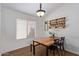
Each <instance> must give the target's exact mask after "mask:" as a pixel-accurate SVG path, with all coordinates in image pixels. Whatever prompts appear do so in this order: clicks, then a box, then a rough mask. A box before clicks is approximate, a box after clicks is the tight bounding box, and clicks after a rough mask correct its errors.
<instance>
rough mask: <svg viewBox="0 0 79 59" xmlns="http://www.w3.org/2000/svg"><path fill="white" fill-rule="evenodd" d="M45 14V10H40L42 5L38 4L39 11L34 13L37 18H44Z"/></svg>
mask: <svg viewBox="0 0 79 59" xmlns="http://www.w3.org/2000/svg"><path fill="white" fill-rule="evenodd" d="M45 12H46V11H45V10H42V4H41V3H40V10H37V12H36V14H37V16H39V17H42V16H44V14H45Z"/></svg>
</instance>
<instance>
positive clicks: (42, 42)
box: [33, 37, 58, 56]
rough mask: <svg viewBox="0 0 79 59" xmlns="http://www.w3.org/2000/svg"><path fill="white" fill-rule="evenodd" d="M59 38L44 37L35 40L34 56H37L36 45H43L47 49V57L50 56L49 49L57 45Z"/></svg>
mask: <svg viewBox="0 0 79 59" xmlns="http://www.w3.org/2000/svg"><path fill="white" fill-rule="evenodd" d="M57 39H58V37H54V38H52V37H44V38H38V39H35V40H33V55H35V44H38V45H43V46H45V47H46V56H48V48H49V46H51V45H53V44H54V43H55V40H57Z"/></svg>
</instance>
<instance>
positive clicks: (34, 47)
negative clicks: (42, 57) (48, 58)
mask: <svg viewBox="0 0 79 59" xmlns="http://www.w3.org/2000/svg"><path fill="white" fill-rule="evenodd" d="M33 55H35V46H34V41H33Z"/></svg>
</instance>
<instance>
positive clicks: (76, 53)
mask: <svg viewBox="0 0 79 59" xmlns="http://www.w3.org/2000/svg"><path fill="white" fill-rule="evenodd" d="M65 51H67V52H70V53H73V54H75V55H78V56H79V53H78V52H75V51H71V50H68V49H65Z"/></svg>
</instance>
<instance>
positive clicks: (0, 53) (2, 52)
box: [0, 44, 30, 56]
mask: <svg viewBox="0 0 79 59" xmlns="http://www.w3.org/2000/svg"><path fill="white" fill-rule="evenodd" d="M29 45H30V44H28V45H26V46H21V47H17V48H14V49H10V50H5V51H1V52H0V56H1V55H2V54H4V53H7V52H10V51H14V50H17V49H21V48H24V47H27V46H29Z"/></svg>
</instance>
